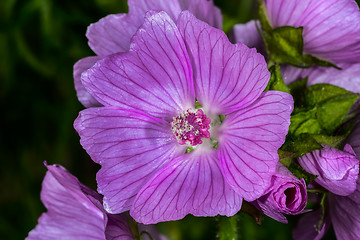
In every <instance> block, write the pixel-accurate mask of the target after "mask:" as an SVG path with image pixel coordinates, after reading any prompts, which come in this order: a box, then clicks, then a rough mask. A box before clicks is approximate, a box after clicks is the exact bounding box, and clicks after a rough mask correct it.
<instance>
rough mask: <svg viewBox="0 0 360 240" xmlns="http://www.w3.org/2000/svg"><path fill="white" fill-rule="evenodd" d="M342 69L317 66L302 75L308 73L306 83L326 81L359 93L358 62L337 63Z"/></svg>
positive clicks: (359, 76)
mask: <svg viewBox="0 0 360 240" xmlns="http://www.w3.org/2000/svg"><path fill="white" fill-rule="evenodd" d="M339 66H340V67H341V68H342V69H341V70H338V69H336V68H321V67H317V68H314V69H313V70H311V71H309V72H307V73H306V72H305V73H303V74H302V75H308V79H309V80H308V85H313V84H318V83H328V84H332V85H335V86H338V87H342V88H345V89H346V90H348V91H351V92H355V93H360V64H346V65H341V64H340V65H339Z"/></svg>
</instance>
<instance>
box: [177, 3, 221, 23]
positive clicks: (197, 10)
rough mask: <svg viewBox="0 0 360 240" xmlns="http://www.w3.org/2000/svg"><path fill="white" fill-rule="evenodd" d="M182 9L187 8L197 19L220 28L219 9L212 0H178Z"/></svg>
mask: <svg viewBox="0 0 360 240" xmlns="http://www.w3.org/2000/svg"><path fill="white" fill-rule="evenodd" d="M179 3H180V5H181V9H182V10H189V11H190V12H191V13H192V14H194V16H195V17H196V18H197V19H200V20H201V21H204V22H206V23H208V24H209V25H210V26H213V27H216V28H219V29H222V15H221V10H220V9H219V8H218V7H216V6H215V5H214V2H213V0H179Z"/></svg>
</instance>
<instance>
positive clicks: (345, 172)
mask: <svg viewBox="0 0 360 240" xmlns="http://www.w3.org/2000/svg"><path fill="white" fill-rule="evenodd" d="M298 161H299V164H300V166H301V167H302V168H304V169H305V170H306V171H308V172H309V173H311V174H314V175H317V176H318V177H317V178H316V179H315V182H317V183H318V184H320V185H321V186H323V187H324V188H326V189H328V190H329V191H330V192H332V193H334V194H337V195H341V196H347V195H349V194H351V193H353V192H354V191H355V189H356V181H357V179H358V176H359V160H358V159H357V158H356V155H355V152H354V151H353V149H352V148H351V146H350V145H349V144H347V145H346V146H345V148H344V151H341V150H338V149H335V148H331V147H329V146H324V149H322V150H315V151H312V152H311V153H307V154H305V155H304V156H302V157H300V158H299V160H298Z"/></svg>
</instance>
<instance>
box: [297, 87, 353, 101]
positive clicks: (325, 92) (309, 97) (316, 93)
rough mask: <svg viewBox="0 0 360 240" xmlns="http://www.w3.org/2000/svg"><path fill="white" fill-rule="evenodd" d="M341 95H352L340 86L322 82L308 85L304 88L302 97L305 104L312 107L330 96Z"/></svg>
mask: <svg viewBox="0 0 360 240" xmlns="http://www.w3.org/2000/svg"><path fill="white" fill-rule="evenodd" d="M341 95H353V93H352V92H350V91H347V90H345V89H344V88H341V87H337V86H334V85H331V84H326V83H322V84H315V85H311V86H309V87H308V88H307V89H306V93H305V97H304V98H305V104H306V105H307V106H311V107H312V106H315V105H317V104H319V103H321V102H323V101H326V100H328V99H330V98H333V97H337V96H341Z"/></svg>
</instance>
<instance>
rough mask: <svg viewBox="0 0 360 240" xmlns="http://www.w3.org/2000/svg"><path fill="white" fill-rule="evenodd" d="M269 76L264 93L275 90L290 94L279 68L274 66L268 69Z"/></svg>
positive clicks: (276, 65)
mask: <svg viewBox="0 0 360 240" xmlns="http://www.w3.org/2000/svg"><path fill="white" fill-rule="evenodd" d="M269 71H270V73H271V76H270V80H269V82H268V85H267V86H266V88H265V91H269V90H276V91H281V92H286V93H290V91H289V88H288V87H287V86H286V85H285V83H284V80H283V77H282V75H281V72H280V66H279V65H278V64H275V65H274V66H272V67H271V68H270V69H269Z"/></svg>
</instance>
